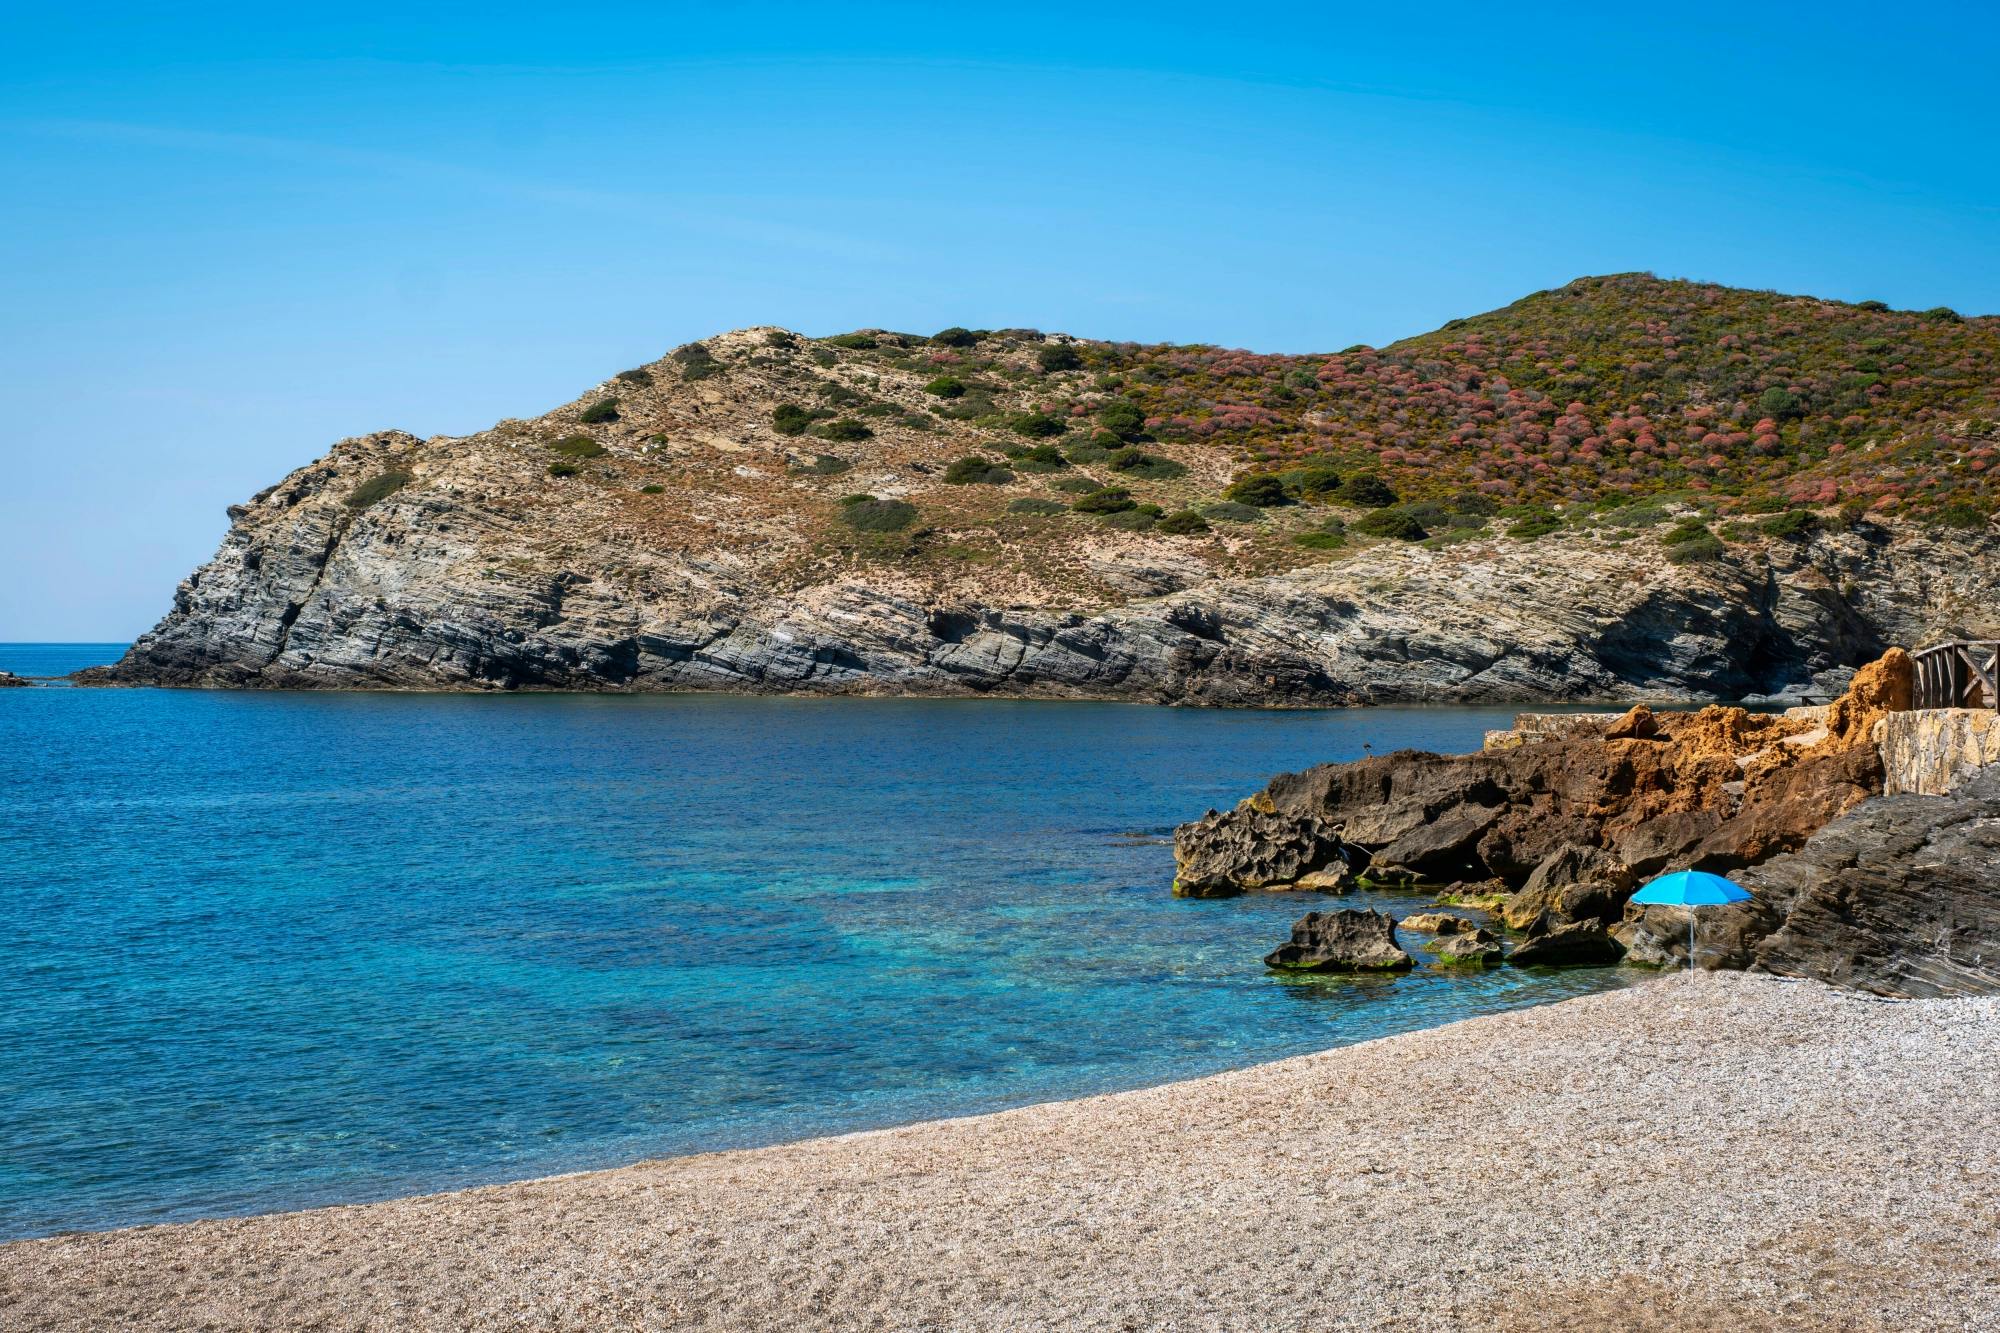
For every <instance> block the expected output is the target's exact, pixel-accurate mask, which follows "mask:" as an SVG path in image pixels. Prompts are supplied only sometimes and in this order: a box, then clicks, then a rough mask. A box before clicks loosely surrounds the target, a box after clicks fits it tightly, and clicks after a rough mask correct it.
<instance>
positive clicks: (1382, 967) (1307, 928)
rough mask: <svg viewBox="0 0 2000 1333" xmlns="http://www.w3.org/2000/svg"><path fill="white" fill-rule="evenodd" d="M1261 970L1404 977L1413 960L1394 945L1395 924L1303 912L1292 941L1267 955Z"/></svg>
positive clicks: (1373, 916) (1358, 915) (1354, 914)
mask: <svg viewBox="0 0 2000 1333" xmlns="http://www.w3.org/2000/svg"><path fill="white" fill-rule="evenodd" d="M1264 965H1265V966H1266V967H1272V968H1277V969H1279V970H1281V971H1287V972H1407V971H1408V970H1409V969H1410V968H1412V967H1415V966H1416V959H1414V958H1412V957H1410V955H1409V954H1407V953H1405V952H1403V950H1402V949H1401V947H1399V946H1398V945H1397V943H1396V922H1395V918H1393V917H1391V916H1389V915H1387V914H1386V913H1383V912H1373V911H1370V912H1359V911H1355V910H1354V909H1352V908H1343V909H1342V910H1340V911H1338V912H1307V913H1306V914H1305V915H1304V916H1302V917H1300V918H1299V919H1298V920H1297V921H1296V922H1294V923H1293V924H1292V938H1291V939H1290V940H1289V941H1287V942H1286V943H1284V944H1281V945H1279V946H1278V947H1277V948H1276V949H1274V950H1272V951H1271V952H1270V953H1269V954H1267V955H1265V958H1264Z"/></svg>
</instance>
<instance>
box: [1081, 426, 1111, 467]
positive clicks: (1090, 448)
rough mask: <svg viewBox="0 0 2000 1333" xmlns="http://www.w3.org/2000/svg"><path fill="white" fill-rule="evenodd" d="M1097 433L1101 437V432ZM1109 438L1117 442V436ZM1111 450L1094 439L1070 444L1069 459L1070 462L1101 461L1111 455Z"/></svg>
mask: <svg viewBox="0 0 2000 1333" xmlns="http://www.w3.org/2000/svg"><path fill="white" fill-rule="evenodd" d="M1098 434H1099V436H1100V437H1102V435H1103V432H1102V431H1099V432H1098ZM1111 438H1112V440H1113V442H1114V443H1118V442H1119V441H1118V437H1117V436H1115V435H1114V436H1112V437H1111ZM1112 452H1113V451H1112V450H1110V449H1107V448H1106V447H1105V446H1104V445H1102V444H1099V443H1097V442H1096V441H1095V440H1093V441H1090V442H1089V443H1086V444H1072V445H1071V446H1070V447H1069V461H1070V462H1072V463H1102V462H1103V461H1104V460H1105V459H1107V458H1109V457H1111V454H1112Z"/></svg>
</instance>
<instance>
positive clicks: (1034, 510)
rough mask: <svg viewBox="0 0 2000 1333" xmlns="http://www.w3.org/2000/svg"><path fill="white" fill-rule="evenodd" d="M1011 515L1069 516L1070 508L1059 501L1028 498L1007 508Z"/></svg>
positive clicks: (1037, 497) (1017, 501) (1034, 497)
mask: <svg viewBox="0 0 2000 1333" xmlns="http://www.w3.org/2000/svg"><path fill="white" fill-rule="evenodd" d="M1007 512H1008V513H1010V514H1033V515H1036V516H1038V517H1044V518H1046V517H1048V516H1050V515H1053V514H1067V513H1068V512H1069V506H1068V505H1066V504H1063V503H1062V502H1061V501H1059V500H1044V499H1042V498H1041V497H1039V496H1028V497H1025V498H1023V499H1019V500H1016V501H1014V503H1012V504H1010V505H1008V506H1007Z"/></svg>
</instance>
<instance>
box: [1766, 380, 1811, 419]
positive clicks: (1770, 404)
mask: <svg viewBox="0 0 2000 1333" xmlns="http://www.w3.org/2000/svg"><path fill="white" fill-rule="evenodd" d="M1757 406H1758V407H1760V408H1762V409H1763V412H1764V415H1765V416H1767V417H1772V418H1775V419H1776V420H1779V421H1783V420H1784V419H1785V418H1786V417H1797V416H1804V415H1805V410H1806V407H1805V404H1804V403H1802V402H1800V401H1799V396H1798V395H1797V394H1795V393H1793V392H1792V391H1791V390H1790V389H1784V388H1780V387H1778V386H1777V385H1775V384H1774V385H1772V386H1771V387H1770V388H1768V389H1766V390H1764V392H1763V393H1762V394H1761V395H1759V396H1758V398H1757Z"/></svg>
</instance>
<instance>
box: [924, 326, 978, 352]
mask: <svg viewBox="0 0 2000 1333" xmlns="http://www.w3.org/2000/svg"><path fill="white" fill-rule="evenodd" d="M931 341H932V342H934V343H936V344H937V345H938V346H939V347H971V346H972V345H973V344H975V343H977V342H978V341H979V335H978V334H976V333H974V332H973V331H972V330H971V329H961V328H959V327H958V326H957V325H953V326H952V327H951V328H948V329H939V330H938V331H937V332H936V333H933V334H932V335H931Z"/></svg>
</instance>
